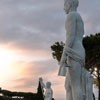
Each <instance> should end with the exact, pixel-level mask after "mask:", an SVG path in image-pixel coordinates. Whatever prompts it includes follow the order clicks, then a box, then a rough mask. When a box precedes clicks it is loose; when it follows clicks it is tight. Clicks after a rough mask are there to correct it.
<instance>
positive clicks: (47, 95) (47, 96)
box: [39, 78, 53, 100]
mask: <svg viewBox="0 0 100 100" xmlns="http://www.w3.org/2000/svg"><path fill="white" fill-rule="evenodd" d="M39 81H40V83H41V87H42V90H43V91H44V90H45V92H44V100H52V98H53V90H52V88H51V82H46V85H45V84H44V82H43V79H42V78H39Z"/></svg>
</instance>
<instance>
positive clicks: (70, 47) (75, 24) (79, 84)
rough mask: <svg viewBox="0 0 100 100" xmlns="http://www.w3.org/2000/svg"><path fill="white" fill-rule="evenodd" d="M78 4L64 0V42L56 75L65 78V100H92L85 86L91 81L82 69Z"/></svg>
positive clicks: (81, 22) (72, 0) (80, 19)
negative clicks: (65, 18) (65, 16)
mask: <svg viewBox="0 0 100 100" xmlns="http://www.w3.org/2000/svg"><path fill="white" fill-rule="evenodd" d="M78 4H79V1H78V0H65V2H64V10H65V12H66V14H68V15H67V20H66V22H65V29H66V42H65V47H64V50H63V54H62V57H61V61H60V69H59V73H58V74H59V75H61V76H65V77H66V80H65V89H66V100H92V96H91V94H89V95H88V93H87V88H88V89H89V90H92V89H91V87H92V85H90V87H89V85H88V86H87V85H86V84H87V83H88V82H89V83H90V84H92V83H91V82H92V79H91V76H90V74H89V73H88V72H87V71H86V70H85V68H84V66H85V50H84V47H83V45H82V39H83V35H84V23H83V20H82V18H81V16H80V14H79V13H77V7H78ZM66 60H67V64H66ZM86 75H87V77H86ZM86 79H87V80H88V82H87V81H86ZM90 79H91V80H90ZM84 80H85V81H84ZM89 80H90V81H89ZM85 85H86V86H85ZM85 88H86V89H85Z"/></svg>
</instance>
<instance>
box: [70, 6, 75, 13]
mask: <svg viewBox="0 0 100 100" xmlns="http://www.w3.org/2000/svg"><path fill="white" fill-rule="evenodd" d="M72 11H75V12H77V8H75V7H72V8H70V10H69V12H72Z"/></svg>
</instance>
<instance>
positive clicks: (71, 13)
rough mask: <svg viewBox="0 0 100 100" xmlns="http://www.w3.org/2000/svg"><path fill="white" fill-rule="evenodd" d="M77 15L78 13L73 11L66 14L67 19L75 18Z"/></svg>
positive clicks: (78, 15)
mask: <svg viewBox="0 0 100 100" xmlns="http://www.w3.org/2000/svg"><path fill="white" fill-rule="evenodd" d="M78 17H80V14H79V13H77V12H74V11H73V12H70V13H69V14H68V15H67V19H68V20H76V19H77V18H78Z"/></svg>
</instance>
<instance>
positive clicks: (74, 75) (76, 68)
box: [69, 60, 82, 84]
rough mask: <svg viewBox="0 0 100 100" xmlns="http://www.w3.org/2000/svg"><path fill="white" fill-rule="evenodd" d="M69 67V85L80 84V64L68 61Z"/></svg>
mask: <svg viewBox="0 0 100 100" xmlns="http://www.w3.org/2000/svg"><path fill="white" fill-rule="evenodd" d="M70 65H71V66H70V67H69V76H70V80H71V83H73V82H74V83H76V84H77V83H78V84H79V83H80V79H81V74H82V66H81V64H80V63H78V62H76V61H74V60H71V61H70Z"/></svg>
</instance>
